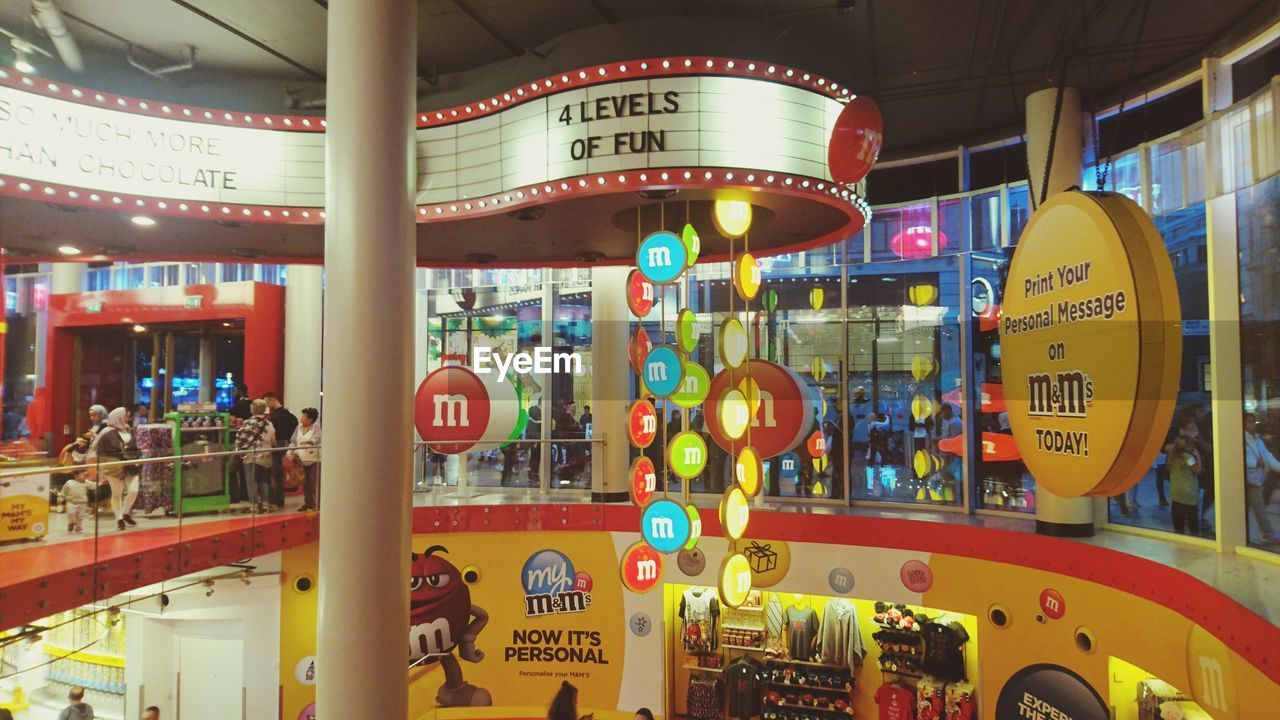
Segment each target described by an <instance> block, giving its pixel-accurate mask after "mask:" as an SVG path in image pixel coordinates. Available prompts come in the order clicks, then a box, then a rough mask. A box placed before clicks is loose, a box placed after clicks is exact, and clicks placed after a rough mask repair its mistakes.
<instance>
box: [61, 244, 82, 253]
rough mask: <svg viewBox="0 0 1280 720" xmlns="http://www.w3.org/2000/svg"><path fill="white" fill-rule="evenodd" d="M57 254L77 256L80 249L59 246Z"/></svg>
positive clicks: (72, 246)
mask: <svg viewBox="0 0 1280 720" xmlns="http://www.w3.org/2000/svg"><path fill="white" fill-rule="evenodd" d="M58 252H60V253H62V254H63V255H79V254H80V248H78V247H76V246H74V245H59V246H58Z"/></svg>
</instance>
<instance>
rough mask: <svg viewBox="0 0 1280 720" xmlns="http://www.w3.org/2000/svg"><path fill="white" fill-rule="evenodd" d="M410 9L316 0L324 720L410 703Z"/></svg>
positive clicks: (387, 714)
mask: <svg viewBox="0 0 1280 720" xmlns="http://www.w3.org/2000/svg"><path fill="white" fill-rule="evenodd" d="M417 7H418V4H417V2H415V0H330V2H329V28H330V30H329V39H328V72H329V77H328V132H327V133H326V147H325V163H326V173H325V177H326V180H325V184H326V188H325V207H326V210H327V220H326V223H325V292H326V295H327V297H326V302H325V304H324V327H325V330H326V332H325V338H324V356H323V359H322V365H323V367H324V369H325V374H326V381H327V382H326V383H325V385H326V388H327V390H328V392H327V393H326V395H325V400H326V402H325V411H326V412H325V423H326V427H325V431H326V432H325V436H324V442H323V450H322V451H321V452H322V455H321V460H322V462H323V463H324V504H323V508H322V510H323V513H324V521H323V522H322V523H321V524H320V573H319V575H320V576H319V579H318V585H319V593H320V595H319V622H318V628H317V646H318V651H317V664H316V671H317V683H316V710H317V715H318V716H319V717H322V718H331V719H332V720H338V719H339V718H386V720H400V719H401V718H406V717H407V716H408V688H409V683H408V676H409V670H408V645H407V642H408V623H409V532H410V528H409V511H410V507H409V505H410V487H411V472H412V454H411V453H412V441H413V390H414V388H413V315H414V308H413V302H414V299H413V295H414V284H413V281H414V277H413V269H414V232H415V228H414V218H413V198H414V177H415V172H416V169H415V167H414V158H415V156H416V155H415V153H414V147H413V117H414V110H415V108H414V101H415V95H414V76H415V69H414V68H415V60H416V44H417V43H416V34H417V29H418V18H417ZM371 403H373V404H376V405H377V407H378V429H377V432H369V429H370V428H369V424H368V416H369V408H370V404H371ZM355 618H359V621H358V622H356V621H354V619H355Z"/></svg>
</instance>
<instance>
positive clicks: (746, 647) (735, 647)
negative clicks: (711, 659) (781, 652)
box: [720, 644, 764, 652]
mask: <svg viewBox="0 0 1280 720" xmlns="http://www.w3.org/2000/svg"><path fill="white" fill-rule="evenodd" d="M720 647H722V648H726V649H728V650H749V651H751V652H764V648H762V647H755V646H751V645H725V644H721V645H720Z"/></svg>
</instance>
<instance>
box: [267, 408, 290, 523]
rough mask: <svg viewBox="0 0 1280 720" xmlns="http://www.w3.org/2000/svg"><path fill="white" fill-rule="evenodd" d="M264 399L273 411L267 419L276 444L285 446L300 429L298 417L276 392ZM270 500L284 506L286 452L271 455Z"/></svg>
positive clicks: (278, 505)
mask: <svg viewBox="0 0 1280 720" xmlns="http://www.w3.org/2000/svg"><path fill="white" fill-rule="evenodd" d="M262 399H263V400H265V401H266V402H267V409H268V410H269V411H270V413H271V414H270V415H269V416H268V417H267V419H268V420H270V421H271V427H272V428H274V429H275V432H276V442H275V446H276V447H285V446H286V445H288V444H289V439H290V438H292V437H293V432H294V431H295V430H297V429H298V417H297V416H296V415H294V414H293V413H291V412H289V409H288V408H286V407H285V406H284V405H283V404H282V403H281V402H280V398H279V397H278V396H277V395H276V394H275V393H267V394H266V395H263V396H262ZM270 501H271V504H272V505H275V506H277V507H284V453H273V454H272V455H271V498H270Z"/></svg>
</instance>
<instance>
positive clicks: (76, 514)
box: [58, 473, 91, 533]
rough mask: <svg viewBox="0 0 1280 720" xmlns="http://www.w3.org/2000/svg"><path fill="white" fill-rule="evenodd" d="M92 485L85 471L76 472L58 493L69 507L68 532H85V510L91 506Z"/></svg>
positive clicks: (67, 507)
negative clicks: (86, 480) (85, 475)
mask: <svg viewBox="0 0 1280 720" xmlns="http://www.w3.org/2000/svg"><path fill="white" fill-rule="evenodd" d="M90 490H91V486H90V485H89V483H87V482H85V481H84V473H76V474H75V475H72V476H71V477H69V478H67V481H66V482H65V483H63V484H62V489H61V490H59V491H58V494H59V495H60V496H61V497H62V502H63V503H64V505H65V506H66V509H67V532H69V533H82V532H84V516H85V511H86V510H87V509H88V507H89V492H90Z"/></svg>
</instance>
